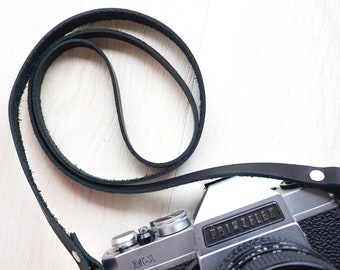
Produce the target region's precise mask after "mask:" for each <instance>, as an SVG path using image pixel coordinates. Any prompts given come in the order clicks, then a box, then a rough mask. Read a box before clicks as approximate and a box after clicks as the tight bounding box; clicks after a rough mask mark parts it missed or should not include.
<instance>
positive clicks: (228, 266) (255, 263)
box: [218, 238, 336, 270]
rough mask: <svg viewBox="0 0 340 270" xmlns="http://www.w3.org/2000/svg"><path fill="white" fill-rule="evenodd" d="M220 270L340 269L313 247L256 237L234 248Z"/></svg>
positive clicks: (277, 239) (278, 239)
mask: <svg viewBox="0 0 340 270" xmlns="http://www.w3.org/2000/svg"><path fill="white" fill-rule="evenodd" d="M218 269H219V270H237V269H238V270H297V269H298V270H336V268H335V267H334V266H333V265H331V264H330V263H329V262H328V261H327V260H326V259H325V258H323V257H322V256H321V255H319V254H318V253H316V252H315V251H314V250H312V249H311V248H307V247H304V246H302V245H299V244H296V243H293V242H290V241H286V240H283V239H280V238H256V239H253V240H250V241H248V242H246V243H244V244H242V245H240V246H238V247H237V248H236V249H235V250H233V251H232V252H231V253H230V254H229V255H228V256H227V257H226V258H225V259H224V261H223V262H222V263H221V265H220V267H219V268H218Z"/></svg>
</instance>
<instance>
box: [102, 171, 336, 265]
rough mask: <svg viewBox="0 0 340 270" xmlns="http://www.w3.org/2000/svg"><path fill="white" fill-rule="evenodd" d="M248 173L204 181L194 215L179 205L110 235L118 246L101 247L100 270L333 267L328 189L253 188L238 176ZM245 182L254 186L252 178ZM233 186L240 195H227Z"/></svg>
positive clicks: (331, 204) (332, 202)
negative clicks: (134, 227)
mask: <svg viewBox="0 0 340 270" xmlns="http://www.w3.org/2000/svg"><path fill="white" fill-rule="evenodd" d="M248 180H249V179H248ZM248 180H247V179H246V178H242V177H234V178H230V179H225V180H223V179H222V180H221V179H220V180H219V181H216V182H212V183H209V185H208V186H207V188H206V191H205V194H204V196H203V199H202V201H201V203H200V205H199V206H198V208H197V210H196V213H195V215H194V216H195V218H194V219H193V220H189V218H188V217H187V214H186V212H185V211H183V210H180V211H176V212H174V213H170V214H168V215H166V216H163V217H160V218H158V219H156V220H153V221H151V222H150V227H143V228H142V229H140V230H139V233H137V234H136V233H135V232H131V231H129V232H127V233H124V234H121V235H119V236H117V237H114V238H113V239H114V241H113V243H114V244H117V243H119V246H117V245H113V248H111V249H110V250H108V251H107V252H106V253H105V254H104V256H103V259H102V262H103V265H104V269H105V270H121V269H129V268H130V269H131V270H146V269H152V270H164V269H171V268H174V267H179V268H181V267H182V268H183V266H184V268H183V269H186V268H185V267H186V266H187V265H190V269H195V270H198V269H201V270H211V269H221V270H228V269H239V270H242V269H243V267H248V268H247V269H256V270H258V269H263V268H261V267H260V268H259V266H256V264H260V263H262V264H263V263H275V265H281V266H285V265H286V264H289V265H293V266H294V267H295V268H296V269H324V270H335V269H337V268H339V269H340V253H339V252H338V251H339V250H340V241H335V242H334V241H330V240H329V239H323V237H325V235H326V237H331V239H337V237H339V235H340V214H339V200H338V198H337V196H336V195H335V194H329V193H327V192H325V191H322V190H319V189H314V188H303V187H296V186H294V187H293V188H289V189H283V186H284V185H282V188H280V187H276V188H275V189H272V188H269V187H268V189H265V190H263V191H261V192H258V193H254V192H251V187H249V188H248V189H245V188H244V187H245V186H247V184H245V183H248V182H243V181H248ZM258 180H261V179H258ZM249 181H250V182H249V183H252V185H253V184H254V181H256V179H251V180H249ZM247 191H249V192H248V193H246V192H247ZM239 192H244V193H246V194H243V196H238V199H237V200H235V199H233V198H235V194H237V193H239ZM301 198H303V202H302V201H301ZM315 219H318V220H320V221H321V223H322V225H320V226H322V231H323V232H325V234H324V235H319V234H318V233H315V231H314V228H312V226H313V225H310V224H311V223H312V222H314V220H315ZM259 235H260V236H259ZM306 235H307V236H306ZM310 235H312V236H316V237H313V239H312V237H310ZM121 246H123V247H124V248H119V247H121ZM315 249H316V250H317V251H315ZM292 253H293V254H292ZM151 254H152V255H151ZM249 254H251V255H249ZM334 254H335V255H334ZM245 256H248V257H247V259H246V260H245V259H244V258H245ZM249 256H254V258H250V259H249ZM268 257H269V258H270V260H267V258H268ZM156 258H157V260H156ZM255 258H256V259H255ZM287 258H291V259H290V260H291V261H287V260H286V259H287ZM243 264H246V265H243ZM235 265H236V266H235ZM310 265H314V266H315V268H308V267H310ZM267 266H268V267H271V266H272V265H267ZM306 266H307V268H306ZM304 267H305V268H304ZM317 267H318V268H317ZM182 268H181V269H182ZM270 269H284V268H275V267H274V268H270Z"/></svg>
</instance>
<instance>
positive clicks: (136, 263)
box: [130, 254, 157, 270]
mask: <svg viewBox="0 0 340 270" xmlns="http://www.w3.org/2000/svg"><path fill="white" fill-rule="evenodd" d="M155 262H157V261H156V260H155V259H154V257H153V255H152V254H150V255H149V256H147V257H146V258H144V257H142V258H138V259H136V260H133V261H131V265H132V267H130V269H134V270H135V269H141V268H143V267H145V266H148V265H152V264H153V263H155Z"/></svg>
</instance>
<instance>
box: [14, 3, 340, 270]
mask: <svg viewBox="0 0 340 270" xmlns="http://www.w3.org/2000/svg"><path fill="white" fill-rule="evenodd" d="M105 20H127V21H131V22H135V23H139V24H142V25H145V26H148V27H151V28H153V29H155V30H157V31H159V32H160V33H162V34H163V35H165V36H166V37H168V38H169V39H171V40H172V41H173V42H174V43H175V44H176V45H177V46H178V47H179V48H180V49H181V51H182V52H183V54H184V55H185V57H186V58H187V61H188V62H189V63H190V65H191V67H192V69H193V71H194V75H195V79H196V81H197V85H198V90H199V101H195V98H194V96H193V94H192V92H191V89H190V87H188V85H187V84H186V83H185V81H184V80H183V78H181V76H180V75H179V74H178V72H177V71H176V70H175V69H174V68H173V67H172V66H171V64H170V63H169V62H168V61H167V60H166V59H165V58H164V57H163V56H162V55H160V54H159V53H158V52H157V51H156V50H154V49H153V48H152V47H151V46H149V45H148V44H146V43H145V42H143V41H142V40H140V39H138V38H136V37H134V36H132V35H130V34H127V33H123V32H121V31H117V30H112V29H85V30H79V28H80V27H82V26H84V25H86V24H89V23H94V22H99V21H105ZM98 37H100V38H110V39H118V40H121V41H124V42H128V43H129V44H131V45H133V46H136V47H137V48H139V49H141V50H143V51H145V52H146V53H148V54H149V55H150V56H151V57H153V58H154V59H155V60H156V61H158V62H159V63H160V64H161V65H162V66H163V67H164V68H165V69H166V70H167V72H168V73H169V74H170V75H171V76H172V77H173V78H174V79H175V81H176V82H177V84H178V85H179V86H180V87H181V89H182V90H183V92H184V94H185V96H186V98H187V100H188V103H189V105H190V108H191V111H192V114H193V119H194V131H193V136H192V139H191V141H190V143H189V145H188V147H187V148H186V149H185V150H184V151H183V153H182V154H180V155H179V156H178V157H177V158H175V159H173V160H170V161H168V162H162V163H154V162H151V161H149V160H146V159H145V158H143V157H142V156H140V155H139V154H138V153H137V151H136V150H135V149H134V148H133V146H132V144H131V143H130V141H129V138H128V133H127V131H126V128H125V124H124V117H123V112H122V108H121V102H120V93H119V87H118V82H117V78H116V75H115V72H114V70H113V68H112V67H111V65H110V61H109V60H108V58H107V57H106V55H105V53H104V52H103V51H102V50H101V48H100V47H98V46H97V45H96V44H95V43H94V42H92V41H91V40H89V39H92V38H98ZM75 47H85V48H88V49H90V50H93V51H95V52H96V53H97V54H98V55H99V56H100V57H101V58H102V59H103V60H104V62H105V64H106V66H107V68H108V71H109V73H110V76H111V82H112V87H113V92H114V97H115V104H116V108H117V114H118V118H119V125H120V128H121V133H122V137H123V139H124V141H125V143H126V146H127V148H128V149H129V150H130V152H131V153H132V154H133V155H134V156H135V157H136V158H137V159H138V160H139V161H141V162H143V163H144V164H146V165H148V166H151V167H154V168H159V171H158V172H156V173H155V174H153V175H148V176H145V177H141V178H137V179H132V180H112V179H101V178H98V177H95V176H92V175H90V174H88V173H86V172H84V171H82V170H80V169H78V168H77V167H76V166H74V165H73V164H72V163H71V162H70V161H69V160H67V158H66V157H65V156H64V155H63V154H62V152H61V151H60V150H59V149H58V147H57V145H56V144H55V143H54V142H53V140H52V138H51V136H50V134H49V133H48V130H47V128H46V126H45V123H44V119H43V115H42V110H41V104H40V92H41V84H42V82H43V79H44V74H45V72H46V70H47V69H48V67H49V66H50V65H51V64H52V63H53V61H54V59H55V58H56V57H58V56H59V55H60V54H62V53H63V52H65V51H67V50H69V49H72V48H75ZM27 84H28V103H29V112H30V118H31V123H32V126H33V129H34V132H35V135H36V136H37V138H38V140H39V142H40V144H41V146H42V148H43V149H44V151H45V152H46V153H47V155H48V156H49V158H50V159H51V161H52V162H53V163H54V164H55V165H56V166H57V167H58V168H59V169H60V170H62V171H63V172H64V173H65V174H66V175H68V176H69V177H70V178H71V179H73V180H75V181H77V182H79V183H81V184H83V185H85V186H87V187H89V188H93V189H97V190H101V191H105V192H112V193H140V192H150V191H157V190H161V189H165V188H171V187H174V186H178V185H183V184H187V183H191V182H195V181H199V180H203V179H211V178H222V177H224V178H229V177H232V176H236V175H241V176H261V177H270V178H275V179H281V180H290V181H294V182H297V183H300V184H301V185H308V186H316V187H319V188H323V189H326V190H330V191H332V192H338V191H339V188H340V168H336V167H329V168H317V167H309V166H300V165H291V164H278V163H251V164H235V165H226V166H221V167H216V168H210V169H206V170H202V171H197V172H194V173H190V174H187V175H183V176H178V177H173V178H169V179H166V180H163V181H158V182H152V183H150V182H149V180H152V179H156V178H158V177H159V176H161V175H165V174H167V173H169V172H170V171H172V170H174V169H176V168H177V167H178V166H180V165H181V164H183V162H185V161H186V160H187V159H188V158H189V157H190V155H191V154H192V153H193V151H194V150H195V148H196V146H197V144H198V141H199V139H200V137H201V134H202V130H203V125H204V119H205V108H206V107H205V105H206V104H205V92H204V84H203V79H202V76H201V73H200V70H199V67H198V64H197V62H196V60H195V58H194V56H193V55H192V53H191V51H190V50H189V48H188V47H187V46H186V44H185V43H184V42H183V41H182V40H181V39H180V38H179V37H178V36H177V35H176V33H174V32H173V31H172V30H171V29H170V28H168V27H167V26H166V25H164V24H162V23H161V22H159V21H157V20H155V19H153V18H151V17H148V16H146V15H144V14H141V13H137V12H134V11H131V10H124V9H98V10H92V11H88V12H84V13H81V14H78V15H75V16H73V17H71V18H69V19H67V20H65V21H63V22H62V23H60V24H59V25H57V26H56V27H55V28H53V29H52V30H51V31H50V32H49V33H47V34H46V35H45V36H44V37H43V38H42V39H41V40H40V41H39V42H38V44H37V45H36V46H35V48H34V49H33V50H32V51H31V53H30V54H29V56H28V57H27V59H26V61H25V63H24V64H23V66H22V68H21V70H20V72H19V74H18V76H17V78H16V81H15V83H14V85H13V89H12V92H11V97H10V101H9V120H10V126H11V131H12V136H13V140H14V144H15V147H16V150H17V153H18V157H19V160H20V163H21V166H22V168H23V171H24V173H25V175H26V178H27V180H28V182H29V184H30V186H31V188H32V191H33V193H34V195H35V197H36V198H37V200H38V202H39V204H40V206H41V209H42V211H43V212H44V214H45V216H46V219H47V220H48V222H49V224H50V225H51V227H52V228H53V230H54V232H55V233H56V234H57V235H58V237H59V239H60V240H61V242H62V243H63V244H64V246H65V247H66V248H67V250H68V251H69V252H70V254H71V255H72V256H73V258H74V259H75V261H76V263H77V264H78V266H79V268H80V269H81V270H85V269H86V270H88V269H92V270H95V269H103V267H102V265H101V264H100V263H99V262H98V261H96V260H95V259H94V258H92V257H91V256H90V255H89V254H88V253H87V252H86V251H85V250H84V248H83V247H82V246H81V244H80V242H79V240H78V238H77V236H76V234H74V233H71V234H68V233H66V231H65V229H64V228H63V227H62V226H61V225H60V224H59V223H58V221H57V220H56V218H55V217H54V216H53V214H52V213H51V211H50V210H49V209H48V207H47V205H46V203H45V201H44V199H43V197H42V196H41V194H40V191H39V189H38V187H37V186H36V183H35V181H34V178H33V175H32V172H31V170H30V168H29V164H28V160H27V156H26V153H25V148H24V145H23V141H22V135H21V131H20V125H19V106H20V101H21V98H22V95H23V93H24V90H25V88H26V85H27ZM313 171H318V172H321V173H322V174H323V175H324V179H323V181H321V182H316V181H314V179H313V178H312V177H311V172H313Z"/></svg>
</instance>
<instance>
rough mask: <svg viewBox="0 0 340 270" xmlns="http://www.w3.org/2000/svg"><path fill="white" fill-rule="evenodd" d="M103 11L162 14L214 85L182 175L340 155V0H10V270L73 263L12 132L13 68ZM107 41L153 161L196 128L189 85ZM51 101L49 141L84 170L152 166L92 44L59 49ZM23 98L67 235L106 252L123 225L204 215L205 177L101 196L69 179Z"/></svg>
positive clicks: (3, 170) (6, 229)
mask: <svg viewBox="0 0 340 270" xmlns="http://www.w3.org/2000/svg"><path fill="white" fill-rule="evenodd" d="M100 7H121V8H128V9H133V10H136V11H139V12H143V13H146V14H148V15H150V16H153V17H154V18H156V19H158V20H160V21H162V22H163V23H165V24H167V25H168V26H169V27H171V28H172V29H173V30H174V31H175V32H176V33H177V34H178V35H179V36H180V37H181V38H182V39H183V40H184V41H185V42H186V43H187V45H188V46H189V47H190V49H191V50H192V52H193V54H194V55H195V57H196V59H197V60H198V63H199V65H200V68H201V71H202V74H203V79H204V82H205V87H206V96H207V116H206V124H205V127H204V131H203V135H202V138H201V141H200V143H199V146H198V148H197V150H196V151H195V152H194V154H193V155H192V157H191V158H190V159H189V160H188V161H187V162H186V163H185V164H184V165H183V166H182V167H181V168H179V169H178V170H177V171H176V174H178V175H179V174H183V173H188V172H191V171H195V170H199V169H203V168H208V167H212V166H217V165H224V164H230V163H238V162H262V161H268V162H287V163H300V164H309V165H320V166H333V165H334V166H336V165H340V134H339V127H340V126H339V123H340V83H339V82H340V80H339V78H340V75H339V74H340V17H339V16H340V15H339V14H340V3H339V2H338V1H213V0H211V1H81V0H76V1H55V2H54V3H53V2H51V1H41V0H33V1H19V0H13V1H10V2H8V3H6V5H4V7H3V8H2V9H1V10H0V20H1V23H0V33H1V35H2V38H1V43H0V55H1V57H0V59H1V64H0V74H1V75H0V76H1V78H0V88H1V91H0V95H1V97H0V110H1V113H0V127H1V128H0V130H1V134H2V135H1V140H0V150H1V152H0V153H1V154H0V174H1V177H0V206H1V215H0V239H1V241H0V251H1V252H0V262H1V265H2V267H3V268H4V269H31V270H33V269H77V266H76V265H75V264H74V263H73V260H72V258H71V257H70V256H69V254H68V253H67V252H66V250H65V249H64V248H63V246H62V244H61V243H60V242H59V240H58V239H57V237H56V236H55V235H54V234H53V232H52V230H51V229H50V228H49V225H48V224H47V222H46V221H45V219H44V217H43V215H42V213H41V212H40V209H39V206H38V204H37V203H36V202H35V199H34V198H33V194H32V193H31V191H30V189H29V186H28V184H27V183H26V180H25V177H24V175H23V173H22V171H21V167H20V165H19V162H18V159H17V157H16V153H15V150H14V147H13V143H12V139H11V135H10V130H9V125H8V117H7V104H8V97H9V94H10V90H11V86H12V84H13V82H14V80H15V77H16V74H17V73H18V71H19V69H20V66H21V64H22V63H23V61H24V59H25V57H26V56H27V55H28V53H29V52H30V50H31V49H32V47H33V46H34V45H35V44H36V43H37V42H38V40H39V39H40V38H41V37H42V36H43V35H44V34H45V33H46V32H47V31H49V30H50V29H51V28H52V27H53V26H54V25H56V24H57V23H59V22H60V21H62V20H64V19H66V18H67V17H69V16H72V15H74V14H76V13H79V12H82V11H86V10H89V9H93V8H100ZM125 27H127V28H128V29H130V28H131V27H133V26H131V25H130V26H129V25H127V26H126V25H125ZM144 30H145V29H144ZM145 31H146V32H148V31H147V30H145ZM143 33H144V32H142V34H141V35H142V36H144V35H143ZM151 36H152V40H151V41H150V42H154V43H153V44H154V46H155V47H157V48H159V49H160V50H163V49H164V50H166V49H169V48H170V53H168V57H169V58H170V59H172V60H171V61H172V62H174V64H175V65H176V67H177V68H178V69H179V70H181V72H183V74H184V76H185V77H186V78H187V80H188V81H189V82H190V81H192V77H191V74H190V73H188V69H187V63H186V62H185V61H183V59H182V58H181V54H180V53H179V52H178V51H177V50H176V49H175V48H173V47H172V45H171V44H168V41H167V40H164V38H162V37H159V36H157V35H155V34H152V33H151ZM103 45H104V46H107V48H108V50H107V53H108V55H109V56H110V59H111V60H112V63H113V66H114V68H116V71H117V77H118V80H119V82H120V87H121V92H122V102H123V107H124V109H125V114H126V123H127V127H128V130H129V135H130V137H131V140H132V142H133V143H134V144H135V145H136V148H137V149H138V150H139V151H140V152H141V153H143V154H144V155H145V156H146V157H148V158H150V159H151V160H157V161H163V160H167V159H171V158H173V157H174V156H176V155H178V154H179V153H180V151H181V150H183V149H184V147H185V145H186V143H187V142H188V138H189V136H190V134H191V131H192V119H191V115H190V113H189V110H188V106H187V103H186V101H185V99H184V97H183V94H181V93H180V91H179V90H178V87H177V86H176V85H175V84H174V82H173V81H172V80H171V79H170V78H169V77H168V75H167V74H166V73H164V72H163V71H162V70H161V69H160V67H159V65H158V64H157V63H154V62H153V61H152V60H151V59H149V58H148V57H146V56H145V55H144V54H143V53H141V52H138V51H136V50H134V49H133V48H131V47H126V46H124V45H123V44H121V43H119V42H118V43H111V42H106V43H105V42H104V43H103ZM110 47H111V48H113V49H114V50H109V48H110ZM42 99H43V101H42V102H43V111H44V112H45V113H46V116H45V117H46V122H47V126H48V128H49V129H50V131H51V134H52V136H53V138H54V139H55V140H56V142H57V144H58V145H59V146H60V148H61V149H62V150H63V151H64V153H65V155H67V156H68V157H69V158H70V159H71V160H72V161H73V162H74V163H75V164H77V165H78V166H79V167H81V168H83V169H85V170H87V171H88V172H90V173H93V174H95V175H98V176H104V177H105V176H106V177H110V178H115V177H116V178H119V177H124V176H125V177H127V178H129V177H133V176H136V175H139V174H143V173H145V172H146V171H145V168H143V166H140V165H139V164H138V163H136V162H135V161H134V160H133V159H132V158H131V156H130V154H128V153H127V150H126V149H125V145H124V144H123V142H122V140H121V138H120V135H119V131H118V126H117V118H116V116H115V114H114V113H115V109H114V103H113V98H112V93H111V89H110V83H109V79H108V74H107V71H106V70H105V68H104V65H103V63H102V62H101V60H99V59H98V58H97V57H96V56H95V54H94V53H89V52H88V51H86V50H73V51H71V52H69V53H67V54H65V55H63V56H61V57H60V58H59V59H58V60H57V61H56V62H55V64H54V65H53V66H52V67H51V68H50V69H49V70H48V73H47V75H46V78H45V81H44V85H43V95H42ZM26 108H27V106H26V104H25V102H23V105H22V130H23V134H24V143H25V145H26V148H27V152H28V153H27V154H28V157H29V160H30V164H31V166H32V169H33V171H34V175H35V177H36V179H37V183H38V186H39V187H40V189H41V190H42V192H43V194H44V196H45V198H46V201H47V203H48V205H49V206H50V208H51V209H52V211H53V212H54V213H55V215H56V217H58V218H59V220H60V221H61V223H62V224H63V225H64V226H65V227H66V229H67V230H68V231H71V232H77V234H78V236H79V238H80V240H81V242H82V243H83V244H84V246H85V248H86V249H87V250H88V251H89V252H90V254H92V255H93V256H95V257H96V258H97V259H99V260H100V258H101V256H102V254H103V252H104V251H105V250H106V249H107V248H108V247H109V245H110V239H111V237H112V236H113V235H115V234H118V233H121V232H123V231H126V230H130V229H137V228H139V227H141V226H142V225H144V224H147V223H148V221H149V220H151V219H154V218H155V217H158V216H159V215H162V214H165V213H166V212H168V211H169V210H174V209H179V208H184V209H188V210H189V212H190V213H192V212H193V211H194V209H195V206H196V205H197V202H198V200H199V198H200V196H201V194H202V190H203V184H202V183H196V184H191V185H187V186H184V187H178V188H175V189H171V190H166V191H161V192H156V193H150V194H140V195H111V194H105V193H102V192H97V191H92V190H89V189H87V188H85V187H82V186H80V185H79V184H76V183H73V182H72V181H70V179H68V178H67V177H65V176H64V175H62V174H61V173H60V172H59V171H58V170H57V169H56V168H54V166H53V165H52V164H51V163H50V162H49V161H48V160H47V158H46V156H45V155H44V153H43V151H42V150H41V149H40V148H39V146H38V144H37V141H36V139H35V138H34V136H33V134H32V130H31V127H30V125H29V120H28V118H27V111H26ZM245 188H246V187H245ZM255 192H261V189H259V190H258V191H255ZM241 194H242V190H240V191H239V193H238V194H235V197H234V198H230V201H232V200H237V196H240V195H241Z"/></svg>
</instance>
